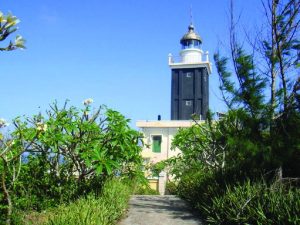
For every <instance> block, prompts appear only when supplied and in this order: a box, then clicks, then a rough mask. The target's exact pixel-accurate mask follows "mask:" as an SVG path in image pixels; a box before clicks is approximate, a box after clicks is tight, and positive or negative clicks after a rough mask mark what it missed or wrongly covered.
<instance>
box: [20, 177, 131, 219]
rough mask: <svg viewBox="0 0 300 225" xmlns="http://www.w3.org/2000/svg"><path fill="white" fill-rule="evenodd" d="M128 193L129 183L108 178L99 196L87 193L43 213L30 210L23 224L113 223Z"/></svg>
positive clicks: (127, 199) (125, 202) (125, 204)
mask: <svg viewBox="0 0 300 225" xmlns="http://www.w3.org/2000/svg"><path fill="white" fill-rule="evenodd" d="M130 194H131V193H130V188H129V186H128V185H125V184H124V183H123V182H121V181H119V180H110V181H108V182H106V183H105V184H104V187H103V191H102V193H101V195H100V196H98V197H96V196H95V195H91V194H90V195H88V196H87V197H86V198H80V199H78V200H77V201H75V202H73V203H71V204H68V205H66V204H64V205H60V206H59V207H57V208H54V209H51V210H49V211H48V212H46V213H31V214H29V215H28V216H25V219H24V224H46V225H50V224H51V225H53V224H55V225H67V224H70V225H71V224H72V225H73V224H83V225H93V224H95V225H96V224H97V225H106V224H107V225H110V224H115V223H116V221H117V220H118V219H119V218H120V217H121V216H122V215H123V214H124V212H125V211H126V209H127V205H128V201H129V197H130Z"/></svg>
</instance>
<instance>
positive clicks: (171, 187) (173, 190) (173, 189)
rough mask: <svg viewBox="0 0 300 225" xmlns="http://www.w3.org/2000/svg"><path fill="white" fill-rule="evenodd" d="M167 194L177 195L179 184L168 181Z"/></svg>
mask: <svg viewBox="0 0 300 225" xmlns="http://www.w3.org/2000/svg"><path fill="white" fill-rule="evenodd" d="M166 194H167V195H176V194H177V183H176V182H174V181H168V182H167V185H166Z"/></svg>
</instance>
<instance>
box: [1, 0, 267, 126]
mask: <svg viewBox="0 0 300 225" xmlns="http://www.w3.org/2000/svg"><path fill="white" fill-rule="evenodd" d="M235 2H236V8H237V10H238V11H239V12H241V13H242V18H241V24H242V25H243V26H245V27H249V26H248V25H249V24H251V25H252V24H255V23H256V20H258V21H261V16H262V12H261V10H262V9H261V7H260V6H261V3H260V0H251V1H243V0H236V1H235ZM191 5H192V9H193V22H194V25H195V27H196V31H197V32H198V33H199V34H200V36H201V37H202V39H203V45H202V49H203V50H205V51H206V50H208V51H209V52H210V59H211V61H212V63H213V59H212V58H213V57H212V56H213V53H214V52H216V51H217V49H218V48H219V47H220V46H222V43H226V40H227V37H228V23H229V22H228V8H229V0H210V1H199V0H198V1H197V0H190V1H179V0H173V1H170V0H169V1H167V0H160V1H159V0H152V1H146V0H144V1H137V0H135V1H133V0H126V1H124V0H123V1H121V0H113V1H99V0H98V1H97V0H89V1H77V0H72V1H71V0H63V1H53V0H52V1H50V0H43V1H40V0H30V1H28V0H26V1H25V0H2V1H1V4H0V10H1V11H2V12H3V13H5V14H6V13H7V12H12V13H13V14H14V15H16V16H17V17H18V18H19V19H20V20H21V23H20V24H19V25H18V27H19V30H18V31H17V32H16V34H21V35H22V36H23V37H24V38H25V39H26V41H27V43H26V47H27V49H26V50H17V51H13V52H1V53H0V77H1V88H0V99H1V102H0V118H5V119H7V120H11V119H13V118H15V117H16V116H19V115H27V116H30V115H33V114H36V113H38V112H39V111H42V112H43V111H45V109H47V107H48V105H49V104H50V103H51V102H53V101H54V100H58V102H59V103H61V104H63V103H64V100H65V99H69V100H70V104H72V105H75V106H81V104H82V101H83V100H84V99H86V98H93V99H94V104H93V105H94V106H95V107H97V106H99V105H101V104H106V105H107V106H108V107H110V108H113V109H116V110H118V111H120V112H121V113H122V114H124V115H125V116H126V117H128V118H130V119H131V120H132V123H131V124H132V125H133V126H134V123H135V121H136V120H154V119H156V118H157V115H158V114H161V115H162V119H169V118H170V94H171V92H170V86H171V72H170V68H169V67H168V64H167V61H168V54H169V53H172V54H173V55H178V53H179V51H180V44H179V40H180V38H181V37H182V35H183V34H184V33H185V32H186V31H187V26H188V25H189V23H190V15H189V14H190V13H189V11H190V6H191ZM224 49H225V52H226V47H225V48H224ZM218 86H219V83H218V76H217V73H216V69H215V67H214V66H213V73H212V74H211V76H210V87H209V90H210V108H211V109H212V110H213V111H224V110H225V108H224V105H223V103H222V101H221V100H220V93H219V90H218Z"/></svg>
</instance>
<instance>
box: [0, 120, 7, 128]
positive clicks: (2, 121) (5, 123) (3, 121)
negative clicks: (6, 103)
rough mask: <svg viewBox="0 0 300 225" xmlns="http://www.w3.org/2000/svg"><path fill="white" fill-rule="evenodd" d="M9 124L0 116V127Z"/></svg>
mask: <svg viewBox="0 0 300 225" xmlns="http://www.w3.org/2000/svg"><path fill="white" fill-rule="evenodd" d="M7 126H9V123H7V122H6V120H5V119H3V118H0V128H2V127H7Z"/></svg>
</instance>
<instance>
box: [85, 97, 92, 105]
mask: <svg viewBox="0 0 300 225" xmlns="http://www.w3.org/2000/svg"><path fill="white" fill-rule="evenodd" d="M93 102H94V100H93V99H92V98H87V99H85V100H84V101H83V104H84V105H90V104H92V103H93Z"/></svg>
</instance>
